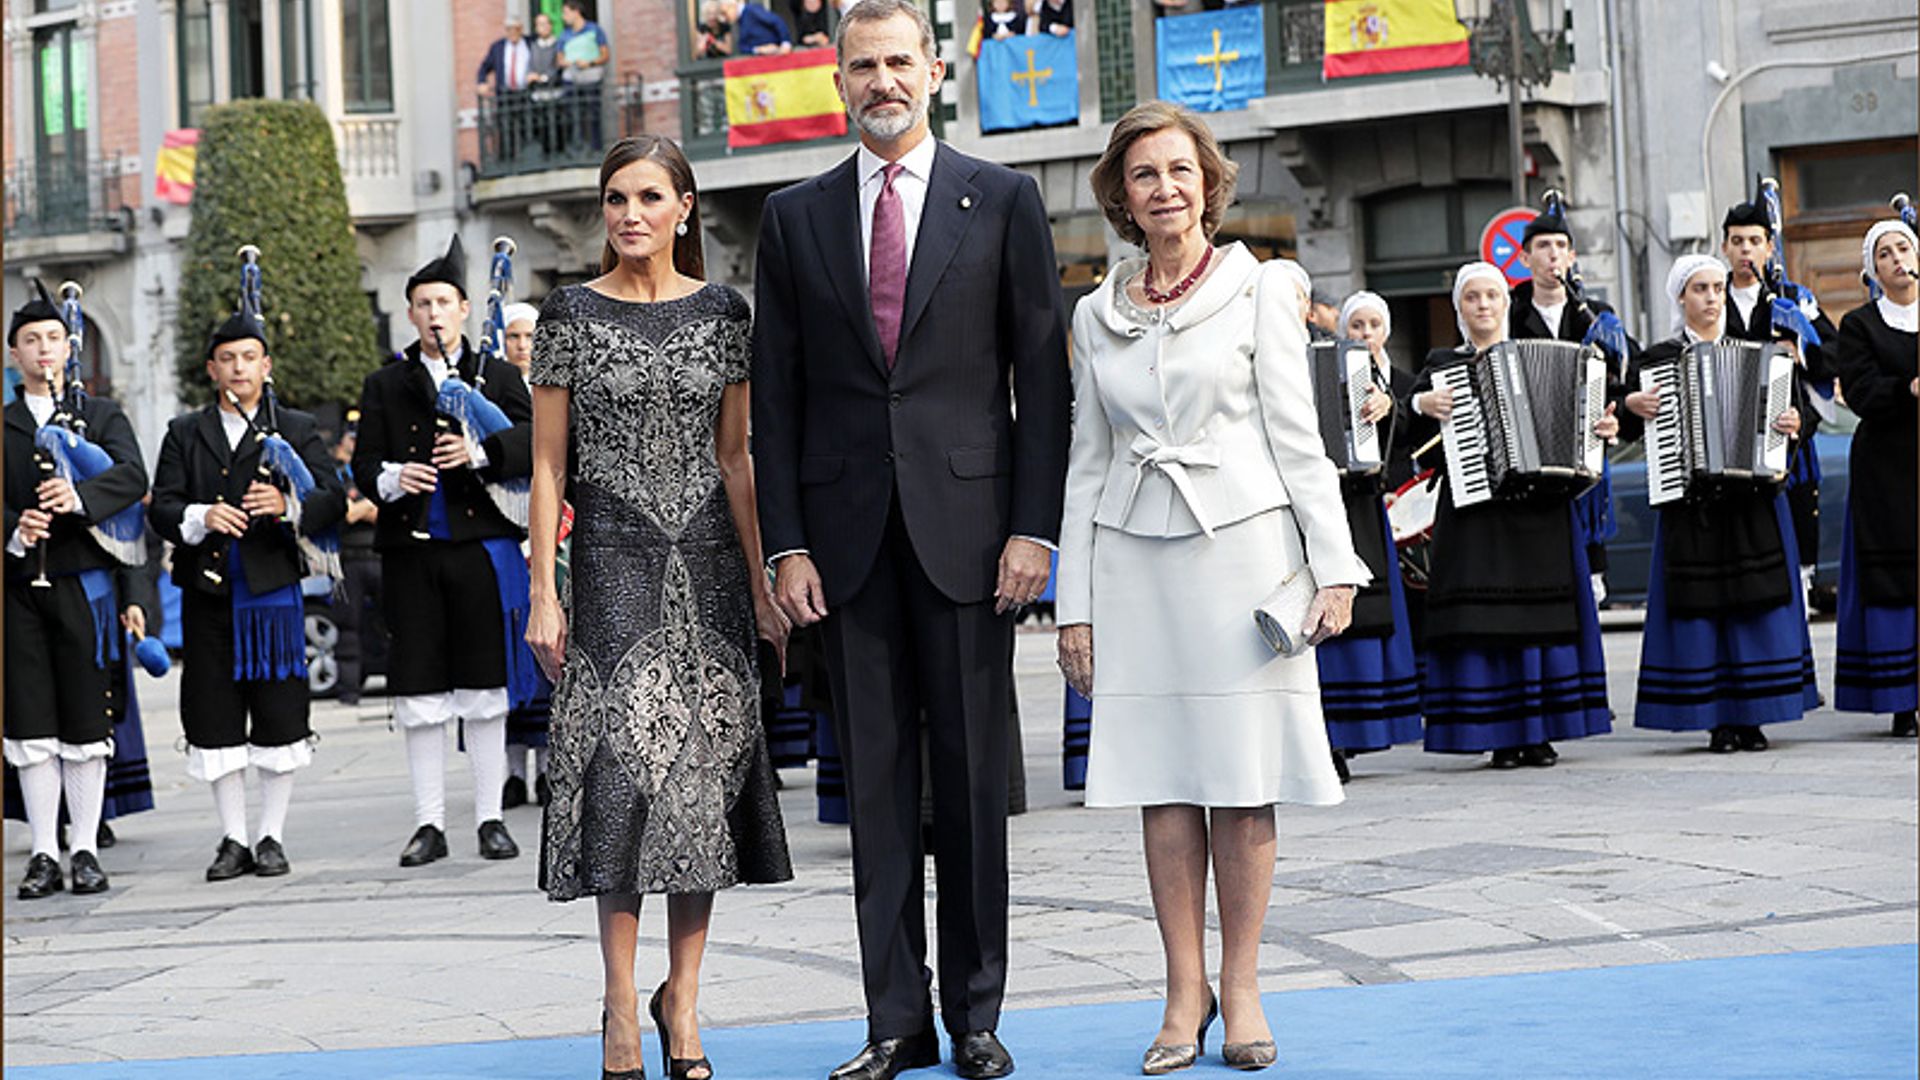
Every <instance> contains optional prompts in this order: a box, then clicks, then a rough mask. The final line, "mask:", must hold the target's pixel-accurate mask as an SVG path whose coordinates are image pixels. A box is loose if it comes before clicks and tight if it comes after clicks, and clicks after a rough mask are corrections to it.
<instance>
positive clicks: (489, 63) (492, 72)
mask: <svg viewBox="0 0 1920 1080" xmlns="http://www.w3.org/2000/svg"><path fill="white" fill-rule="evenodd" d="M520 43H521V44H522V45H525V46H526V47H527V70H525V71H523V72H521V73H520V78H521V79H522V80H524V81H525V82H526V85H524V86H522V87H521V88H520V89H522V90H526V89H529V88H531V86H532V85H533V83H532V79H533V39H532V38H530V37H523V38H521V39H520ZM488 79H492V80H493V92H494V93H496V94H499V93H505V92H506V90H507V39H506V38H498V39H496V40H495V41H494V43H493V44H491V45H489V46H487V55H486V58H485V59H483V60H481V61H480V72H479V74H477V75H475V76H474V77H473V81H475V82H486V81H487V80H488Z"/></svg>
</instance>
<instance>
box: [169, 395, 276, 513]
mask: <svg viewBox="0 0 1920 1080" xmlns="http://www.w3.org/2000/svg"><path fill="white" fill-rule="evenodd" d="M247 427H248V425H247V418H246V417H244V416H241V415H240V414H239V413H237V412H234V411H232V410H230V409H226V408H222V409H221V410H220V430H221V432H222V433H224V434H225V435H226V437H227V449H228V450H238V449H240V440H242V439H244V438H246V437H247ZM287 505H288V506H289V507H291V506H292V505H293V500H292V499H288V500H287ZM211 509H213V506H212V504H211V503H189V504H187V509H186V512H185V513H183V514H181V515H180V539H182V540H184V541H186V542H187V545H188V546H190V547H192V546H197V545H199V544H200V543H201V542H202V541H204V540H206V538H207V511H208V510H211Z"/></svg>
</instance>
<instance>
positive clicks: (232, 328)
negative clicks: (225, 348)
mask: <svg viewBox="0 0 1920 1080" xmlns="http://www.w3.org/2000/svg"><path fill="white" fill-rule="evenodd" d="M247 338H253V339H254V340H255V341H258V342H259V343H260V347H261V348H262V349H264V348H266V347H267V328H266V327H264V326H261V325H260V320H258V319H256V318H254V317H253V316H251V315H249V314H247V313H246V312H244V311H236V312H234V313H233V314H232V315H230V316H228V317H227V321H226V322H223V323H221V324H220V325H219V326H216V327H214V329H213V336H211V337H209V338H208V339H207V356H208V357H212V356H213V350H215V349H217V348H219V347H220V346H222V345H225V344H227V343H228V342H230V341H245V340H246V339H247Z"/></svg>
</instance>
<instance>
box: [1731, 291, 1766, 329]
mask: <svg viewBox="0 0 1920 1080" xmlns="http://www.w3.org/2000/svg"><path fill="white" fill-rule="evenodd" d="M1727 299H1728V300H1730V301H1732V303H1733V306H1734V307H1736V308H1738V309H1739V311H1740V321H1741V322H1743V323H1746V324H1747V325H1749V326H1751V325H1753V309H1754V306H1755V305H1757V304H1759V303H1760V283H1759V282H1758V281H1756V282H1754V283H1753V284H1751V285H1748V286H1746V287H1744V288H1742V287H1741V286H1739V285H1735V284H1734V283H1733V282H1732V281H1731V280H1729V281H1728V282H1727Z"/></svg>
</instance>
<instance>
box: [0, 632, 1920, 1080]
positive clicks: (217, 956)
mask: <svg viewBox="0 0 1920 1080" xmlns="http://www.w3.org/2000/svg"><path fill="white" fill-rule="evenodd" d="M1814 638H1815V651H1816V655H1817V656H1818V657H1819V658H1820V659H1821V680H1822V685H1823V686H1828V687H1830V685H1831V683H1830V675H1831V672H1830V664H1831V657H1832V649H1833V632H1832V625H1831V624H1830V623H1821V624H1817V625H1816V626H1815V628H1814ZM1606 645H1607V653H1608V660H1609V665H1610V671H1611V686H1610V692H1611V695H1612V700H1613V703H1614V707H1615V709H1616V710H1618V711H1619V712H1620V714H1621V718H1620V720H1619V721H1618V723H1617V724H1616V728H1617V730H1616V731H1615V732H1614V733H1613V734H1611V735H1608V736H1604V737H1600V738H1596V739H1591V740H1585V741H1582V742H1577V743H1568V744H1563V745H1561V747H1560V749H1561V754H1562V759H1561V764H1560V765H1559V767H1557V768H1555V769H1551V770H1538V771H1536V770H1520V771H1517V772H1507V773H1496V772H1493V771H1492V770H1489V769H1487V768H1485V764H1484V763H1485V759H1484V758H1472V757H1458V756H1448V755H1429V754H1425V753H1422V752H1421V751H1420V750H1419V749H1418V747H1417V746H1410V747H1399V748H1396V749H1394V750H1391V751H1387V752H1385V753H1379V754H1369V755H1365V756H1363V757H1361V758H1359V759H1356V760H1355V761H1354V763H1353V766H1354V771H1355V774H1356V775H1355V780H1354V783H1353V784H1352V785H1350V786H1349V788H1348V789H1347V794H1348V799H1347V801H1346V802H1345V803H1344V804H1343V805H1341V806H1338V807H1333V808H1328V809H1325V810H1306V809H1298V808H1288V809H1283V810H1282V811H1281V814H1280V860H1279V864H1278V866H1277V867H1276V870H1275V875H1274V880H1275V885H1276V888H1275V892H1274V906H1273V910H1272V915H1271V917H1270V918H1269V920H1268V924H1267V927H1266V930H1265V933H1264V944H1263V946H1262V950H1261V960H1260V963H1261V978H1262V985H1263V986H1264V987H1265V988H1266V989H1268V990H1305V989H1316V988H1322V987H1330V986H1353V985H1356V984H1369V983H1392V982H1406V981H1410V980H1412V981H1420V980H1429V979H1439V978H1451V977H1456V976H1473V975H1490V974H1505V973H1518V972H1535V971H1564V970H1572V969H1581V968H1603V967H1617V966H1622V965H1631V964H1644V963H1648V962H1651V961H1663V960H1678V959H1694V958H1708V957H1735V956H1748V955H1759V954H1768V953H1782V952H1798V951H1814V950H1820V949H1826V948H1832V947H1839V946H1855V945H1885V944H1906V943H1911V942H1913V941H1915V940H1916V937H1920V929H1917V927H1916V911H1917V910H1920V908H1917V907H1916V894H1920V872H1917V870H1920V861H1917V859H1916V841H1917V840H1920V829H1917V828H1916V820H1920V812H1917V811H1920V796H1917V795H1916V781H1917V779H1920V771H1917V770H1916V761H1917V760H1920V755H1917V754H1916V747H1915V744H1914V743H1912V742H1910V741H1899V740H1894V739H1891V738H1888V737H1886V736H1885V735H1883V734H1881V732H1883V731H1884V728H1885V724H1886V720H1885V718H1875V717H1863V716H1845V715H1840V714H1836V713H1833V712H1831V711H1828V710H1822V711H1820V712H1817V713H1815V714H1813V715H1812V716H1811V717H1810V718H1808V719H1806V720H1803V721H1800V722H1798V723H1795V724H1791V725H1786V726H1784V727H1774V728H1771V729H1770V736H1771V738H1772V740H1773V744H1774V747H1775V749H1774V750H1772V751H1770V752H1768V753H1766V754H1734V755H1724V756H1723V755H1714V754H1709V753H1707V752H1705V751H1704V749H1703V747H1704V743H1705V737H1704V736H1681V735H1670V734H1667V733H1656V732H1641V731H1635V730H1634V729H1633V728H1632V727H1631V726H1630V710H1631V703H1632V698H1633V668H1632V665H1633V663H1634V662H1635V659H1636V658H1637V655H1638V646H1639V641H1638V637H1637V635H1635V634H1632V633H1613V634H1609V635H1608V637H1607V641H1606ZM1052 652H1053V646H1052V637H1051V635H1050V634H1036V633H1023V634H1022V635H1021V636H1020V639H1019V643H1018V650H1017V657H1016V675H1017V679H1018V685H1019V688H1020V692H1021V696H1022V703H1023V715H1024V717H1025V746H1024V748H1025V751H1026V759H1027V770H1028V785H1029V801H1030V805H1031V807H1032V810H1031V812H1030V813H1028V814H1027V815H1025V816H1023V817H1020V818H1017V819H1015V820H1014V821H1013V823H1012V825H1011V828H1010V837H1011V844H1012V849H1013V850H1012V877H1011V882H1010V888H1011V894H1012V896H1013V909H1012V910H1013V918H1012V924H1011V939H1012V940H1011V943H1010V955H1011V958H1012V965H1011V970H1012V977H1011V981H1010V984H1009V987H1008V1004H1009V1006H1010V1007H1019V1008H1026V1007H1032V1006H1046V1005H1062V1004H1081V1003H1102V1002H1124V1001H1138V1000H1143V999H1151V998H1153V997H1155V996H1156V995H1157V994H1158V993H1159V991H1160V980H1161V975H1162V970H1163V967H1162V965H1163V960H1162V957H1161V953H1160V943H1159V938H1158V935H1157V932H1156V931H1155V928H1154V924H1153V921H1152V919H1153V916H1152V905H1151V901H1150V899H1149V897H1148V893H1147V888H1146V879H1145V870H1144V866H1143V863H1142V858H1141V853H1140V846H1139V845H1140V840H1139V817H1138V814H1137V813H1134V812H1131V811H1117V810H1087V809H1085V808H1083V807H1081V806H1080V805H1079V798H1078V796H1077V795H1076V794H1073V793H1070V792H1066V791H1064V790H1062V789H1061V787H1060V782H1059V777H1060V773H1059V769H1060V765H1059V747H1060V726H1059V721H1058V717H1059V715H1060V705H1061V688H1060V683H1059V678H1058V675H1057V674H1056V673H1055V672H1054V670H1053V667H1052ZM176 692H177V691H176V687H175V680H173V679H169V680H167V681H164V682H160V683H154V682H150V681H149V682H144V683H143V686H142V693H143V701H142V703H143V705H144V706H145V708H146V714H147V732H148V740H149V752H150V756H151V757H152V759H153V768H154V773H155V777H156V782H157V786H158V791H157V793H156V800H157V802H158V806H159V808H158V809H156V810H155V811H153V812H150V813H145V814H139V815H135V816H133V817H130V818H126V819H123V820H122V821H120V822H117V823H116V828H117V830H118V832H119V834H120V836H121V837H122V842H121V843H120V844H119V845H118V846H117V847H115V848H113V849H111V850H110V851H108V852H106V853H105V855H104V857H103V858H104V862H105V864H106V867H107V869H108V871H109V873H110V874H112V876H113V889H112V890H111V891H110V892H108V893H107V894H105V895H103V896H98V897H90V898H89V897H73V896H68V895H63V896H59V897H55V898H52V899H49V900H46V901H41V902H38V903H32V904H28V903H20V902H15V901H9V902H8V903H7V904H6V921H5V950H6V961H7V962H6V967H5V976H4V991H5V1021H6V1024H5V1032H6V1034H5V1040H6V1042H5V1064H6V1065H7V1066H17V1065H32V1064H57V1063H66V1062H86V1061H111V1060H115V1059H132V1058H153V1057H178V1056H182V1055H214V1054H238V1053H255V1052H273V1051H284V1050H301V1049H316V1048H319V1049H345V1048H356V1047H382V1046H405V1045H425V1044H439V1043H455V1042H469V1041H477V1040H487V1039H506V1038H528V1037H535V1036H565V1035H578V1034H580V1033H583V1032H587V1031H590V1030H591V1029H592V1027H593V1025H594V1023H595V1018H596V1017H597V1016H598V1004H597V997H598V992H599V958H598V950H597V946H596V944H595V939H594V919H593V911H592V906H591V905H590V904H585V903H576V904H566V905H561V904H553V903H550V902H548V901H547V900H546V899H545V898H544V897H543V896H542V895H541V894H540V893H539V892H538V891H537V890H536V888H535V885H534V873H535V866H534V854H533V853H534V851H535V850H536V849H537V844H538V837H539V813H538V809H537V808H527V809H520V810H514V811H510V812H509V813H508V816H507V820H508V824H509V826H510V827H511V828H512V830H513V831H514V833H515V835H516V837H517V838H518V839H519V841H520V843H521V846H522V849H523V851H524V852H526V854H524V855H523V856H522V857H521V858H520V859H518V860H513V861H510V862H504V863H489V862H485V861H482V860H480V859H478V858H477V857H476V856H475V854H474V852H473V836H472V822H471V821H470V820H469V817H470V814H471V805H472V804H471V789H470V781H469V779H468V777H467V775H466V773H465V772H464V769H465V759H464V758H463V757H462V756H461V755H458V754H453V755H450V756H449V773H448V776H449V791H448V807H449V809H450V812H451V816H450V821H449V837H450V840H451V841H452V847H453V855H452V857H451V858H450V859H448V860H446V861H444V862H441V863H438V864H435V865H433V866H430V867H426V868H422V869H419V870H402V869H400V868H399V867H398V866H397V865H395V859H396V857H397V855H398V853H399V849H400V847H401V846H402V844H404V842H405V840H406V838H407V835H408V834H409V833H410V832H411V831H412V821H411V811H410V796H409V795H408V793H407V780H406V763H405V759H404V755H403V753H402V751H401V746H400V739H399V736H398V735H397V734H395V733H393V732H391V731H390V730H389V729H388V726H387V718H386V710H385V708H384V706H383V705H380V704H376V703H375V702H374V700H373V699H369V703H368V704H367V705H366V706H364V707H361V708H357V709H346V708H342V707H340V706H338V705H334V704H321V705H319V706H318V707H317V708H316V710H315V715H314V722H315V727H316V729H317V730H318V731H319V732H320V734H321V736H322V743H321V746H320V750H319V753H318V756H317V759H316V763H315V767H314V768H313V769H311V770H309V771H307V772H306V773H304V774H302V776H301V778H300V781H299V789H298V791H297V793H296V796H295V802H294V809H293V815H292V818H291V822H290V828H289V834H288V837H287V845H288V851H289V854H290V856H291V858H292V860H293V863H294V872H293V873H292V874H291V875H290V876H288V877H285V878H280V879H273V880H260V879H241V880H238V881H233V882H225V883H221V884H218V885H210V884H208V883H206V882H205V881H204V880H202V878H201V872H202V870H203V869H204V867H205V865H206V863H207V861H208V860H209V859H210V858H211V857H212V854H213V848H214V841H215V840H217V836H216V832H217V830H216V827H215V825H214V816H213V811H212V805H211V799H210V798H209V797H208V795H207V792H206V791H205V789H204V786H203V785H200V784H197V783H194V782H192V781H189V780H188V779H187V777H186V775H185V767H184V762H183V760H182V759H181V758H180V757H179V756H178V755H177V754H176V753H175V752H174V751H173V750H172V749H171V746H172V743H173V740H174V739H175V737H176V736H177V734H178V720H177V713H176V712H175V706H174V702H173V695H174V694H175V693H176ZM785 779H786V781H787V783H788V787H787V789H786V790H785V791H784V792H783V793H782V796H781V805H782V809H783V812H784V813H785V815H786V820H787V824H788V829H789V836H790V844H791V847H792V850H793V854H794V861H795V869H796V875H797V876H796V878H795V880H794V881H792V882H790V883H786V884H782V885H778V886H767V887H758V888H752V889H738V890H733V891H731V892H728V893H726V894H724V895H723V896H721V897H720V898H719V900H718V902H717V912H716V916H715V921H714V928H713V936H712V939H711V941H710V943H709V952H708V960H707V966H706V982H705V992H704V994H703V996H702V998H701V1003H700V1011H701V1016H702V1021H703V1023H705V1024H707V1025H709V1026H715V1027H720V1026H740V1025H759V1024H768V1023H776V1022H792V1021H802V1020H832V1019H848V1018H856V1017H858V1016H860V1015H861V1013H862V1006H861V989H860V979H859V967H858V962H857V947H856V946H855V944H854V935H853V899H852V890H851V887H850V885H849V877H848V875H849V872H850V858H849V855H848V851H847V834H846V830H845V829H844V828H841V827H836V826H826V825H821V824H819V823H818V822H817V821H816V820H815V815H814V791H813V787H812V776H811V773H810V771H807V770H790V771H788V772H787V773H786V775H785ZM256 800H257V795H256ZM25 848H26V833H25V830H24V828H23V827H21V826H18V825H16V824H9V825H8V826H7V829H6V832H5V855H6V864H7V866H8V868H9V870H10V872H11V873H13V874H17V872H18V870H19V867H20V866H21V865H23V864H24V861H25V856H26V850H25ZM10 886H11V881H9V882H8V888H7V893H8V894H9V895H10V893H11V887H10ZM929 892H930V893H935V892H937V890H935V889H933V888H931V887H930V889H929ZM932 900H933V896H932V895H930V896H929V902H930V905H929V906H930V907H931V901H932ZM930 922H931V917H930ZM641 930H642V950H641V960H640V968H641V981H642V983H643V984H646V985H651V980H653V979H657V978H658V977H659V974H660V971H661V968H662V963H663V956H664V915H663V910H662V907H661V905H660V904H659V903H658V902H649V903H648V904H647V905H646V906H645V908H644V909H643V912H642V919H641ZM1208 940H1209V944H1210V948H1211V949H1212V950H1213V952H1214V955H1216V956H1217V949H1218V942H1217V937H1216V936H1215V934H1214V932H1213V931H1212V930H1210V931H1209V939H1208ZM242 1018H244V1019H242ZM1728 1037H1732V1036H1731V1035H1729V1036H1728Z"/></svg>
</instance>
